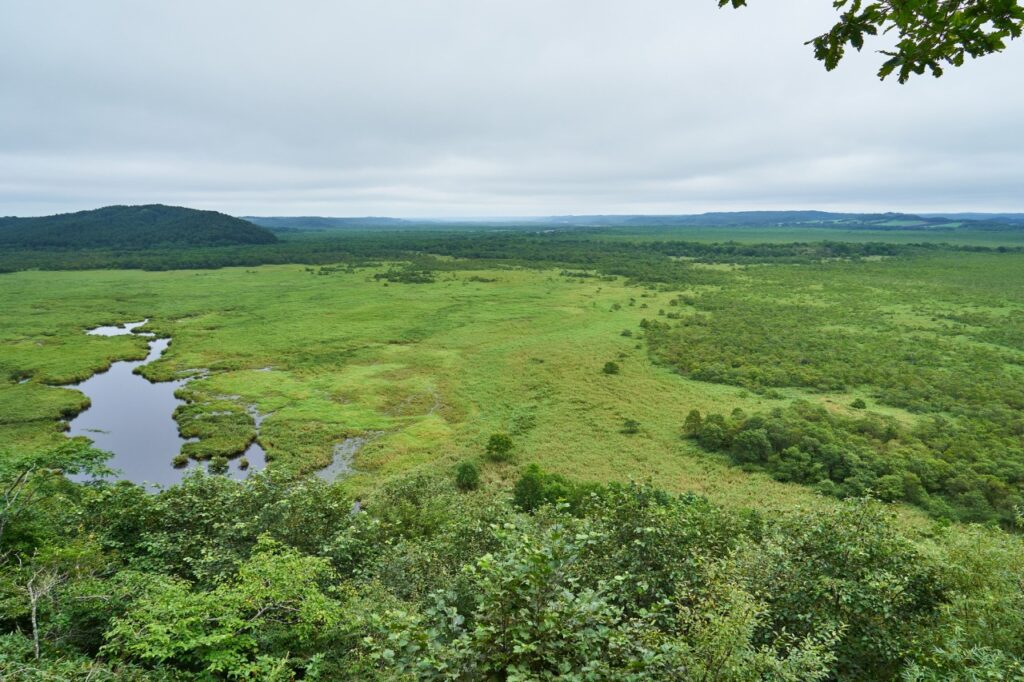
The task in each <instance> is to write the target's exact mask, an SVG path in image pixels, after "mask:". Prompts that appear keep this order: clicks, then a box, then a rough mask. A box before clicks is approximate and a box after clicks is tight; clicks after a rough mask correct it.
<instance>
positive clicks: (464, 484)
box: [455, 461, 480, 491]
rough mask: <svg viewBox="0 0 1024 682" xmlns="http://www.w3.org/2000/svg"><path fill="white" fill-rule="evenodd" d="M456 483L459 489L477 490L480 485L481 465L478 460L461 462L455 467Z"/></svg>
mask: <svg viewBox="0 0 1024 682" xmlns="http://www.w3.org/2000/svg"><path fill="white" fill-rule="evenodd" d="M455 485H456V486H457V487H458V489H459V490H463V491H469V490H476V489H477V488H479V487H480V467H478V466H477V465H476V462H472V461H466V462H459V464H458V466H456V467H455Z"/></svg>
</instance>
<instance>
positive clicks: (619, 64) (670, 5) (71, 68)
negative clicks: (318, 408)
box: [0, 0, 1024, 216]
mask: <svg viewBox="0 0 1024 682" xmlns="http://www.w3.org/2000/svg"><path fill="white" fill-rule="evenodd" d="M753 5H754V6H753V7H751V8H748V9H745V10H740V11H733V10H719V9H717V7H716V3H715V0H629V1H628V2H627V1H625V0H616V1H612V0H430V1H427V0H359V1H357V0H295V1H293V2H284V1H283V0H279V1H274V2H271V1H264V0H174V1H173V2H171V1H157V0H122V1H115V0H91V1H89V2H83V1H82V0H47V1H46V2H40V1H39V0H0V215H43V214H48V213H54V212H63V211H70V210H78V209H83V208H95V207H98V206H102V205H107V204H113V203H131V204H136V203H156V202H159V203H171V204H179V205H187V206H194V207H198V208H209V209H217V210H221V211H225V212H228V213H232V214H236V215H311V214H313V215H391V216H501V215H509V216H511V215H543V214H566V213H692V212H701V211H709V210H740V209H760V208H764V209H773V208H774V209H782V208H787V209H788V208H822V209H843V210H906V211H926V210H992V211H1024V132H1022V131H1024V129H1022V126H1021V118H1022V108H1024V87H1022V76H1021V75H1022V74H1024V42H1019V43H1017V44H1013V45H1011V46H1010V48H1009V49H1008V50H1007V51H1006V52H1005V53H1003V54H1001V55H995V56H992V57H988V58H985V59H982V60H979V61H976V62H972V63H969V64H968V65H967V66H966V67H965V68H962V69H959V70H954V71H951V72H949V74H948V75H947V76H946V77H944V78H942V79H939V80H935V79H932V78H930V77H923V78H919V79H917V80H915V81H912V82H911V83H910V84H908V85H904V86H900V85H899V84H897V83H896V82H895V81H894V80H893V81H886V82H879V81H878V80H877V78H876V77H875V75H874V73H875V70H876V69H877V67H878V64H879V62H880V57H879V55H877V54H873V53H872V52H871V51H867V52H865V53H864V54H861V55H855V56H853V57H851V58H849V59H848V60H847V61H846V62H844V63H843V64H842V65H841V66H840V68H839V69H838V70H837V71H834V72H832V73H826V72H825V70H824V69H823V68H822V67H821V66H820V65H819V64H818V63H817V62H815V61H814V59H813V58H812V56H811V52H810V48H809V47H807V46H805V45H803V42H804V41H805V40H807V39H808V38H811V37H812V36H814V35H816V34H817V33H820V32H822V31H823V30H825V29H826V28H827V27H828V26H829V25H830V22H831V20H832V19H833V16H834V15H833V10H832V8H831V2H829V0H753ZM869 47H881V45H873V46H872V45H869Z"/></svg>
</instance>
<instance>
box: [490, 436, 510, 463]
mask: <svg viewBox="0 0 1024 682" xmlns="http://www.w3.org/2000/svg"><path fill="white" fill-rule="evenodd" d="M484 455H485V456H486V457H487V459H488V460H489V461H491V462H511V461H512V439H511V438H510V437H509V436H508V434H506V433H493V434H491V437H490V438H488V439H487V447H486V448H485V449H484Z"/></svg>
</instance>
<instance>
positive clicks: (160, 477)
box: [68, 320, 266, 486]
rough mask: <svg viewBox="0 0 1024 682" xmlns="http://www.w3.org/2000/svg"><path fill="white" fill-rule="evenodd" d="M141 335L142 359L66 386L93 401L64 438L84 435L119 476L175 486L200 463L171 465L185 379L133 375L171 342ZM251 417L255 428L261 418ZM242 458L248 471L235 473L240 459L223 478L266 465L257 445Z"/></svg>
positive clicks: (126, 330) (123, 329) (113, 330)
mask: <svg viewBox="0 0 1024 682" xmlns="http://www.w3.org/2000/svg"><path fill="white" fill-rule="evenodd" d="M147 321H148V320H143V321H142V322H129V323H127V324H124V325H121V326H117V327H97V328H95V329H90V330H88V331H87V332H86V333H87V334H92V335H98V336H121V335H124V334H133V333H134V334H140V332H136V331H134V330H135V329H136V328H138V327H141V326H142V325H144V324H145V323H146V322H147ZM143 335H145V336H148V337H150V341H149V354H148V355H147V356H146V358H145V359H144V360H130V361H120V362H115V363H113V364H112V365H111V367H110V369H108V370H107V371H105V372H101V373H99V374H94V375H93V376H91V377H89V378H88V379H86V380H85V381H82V382H81V383H78V384H73V385H70V386H68V388H74V389H76V390H79V391H81V392H82V393H84V394H85V395H86V396H88V397H89V400H90V401H91V403H92V404H91V406H90V407H89V408H88V409H87V410H85V411H83V412H81V413H80V414H79V415H78V416H77V417H75V418H74V419H73V420H72V421H71V423H70V425H69V430H68V434H69V435H71V436H85V437H86V438H88V439H89V440H91V441H92V442H93V443H94V444H95V445H96V447H97V448H99V449H101V450H106V451H107V452H110V453H112V455H113V456H112V457H111V458H110V459H109V460H107V464H108V465H109V466H110V467H111V468H113V469H117V470H118V471H119V472H120V476H119V478H123V479H127V480H129V481H133V482H135V483H140V484H141V483H148V484H151V485H160V486H168V485H171V484H174V483H177V482H179V481H180V480H181V479H182V477H183V476H184V474H185V472H186V471H189V470H190V469H192V468H194V467H197V466H204V464H200V463H198V462H195V461H192V462H190V464H189V466H188V467H184V468H175V467H174V466H173V465H172V463H171V461H172V460H173V459H174V456H175V455H177V454H178V453H179V452H180V451H181V446H182V445H184V444H185V442H186V440H185V439H184V438H182V437H181V436H180V435H179V434H178V424H177V422H175V421H174V417H173V415H174V410H175V408H177V407H178V406H179V405H182V404H183V403H184V401H182V400H179V399H178V398H176V397H174V392H175V391H176V390H177V389H178V388H180V387H181V386H183V385H184V384H185V383H186V382H187V381H188V379H179V380H176V381H164V382H158V383H154V382H151V381H149V380H147V379H145V378H144V377H142V376H141V375H139V374H135V373H134V372H135V370H136V369H137V368H139V367H142V366H143V365H145V364H147V363H150V362H154V361H155V360H157V359H158V358H159V357H160V356H161V355H163V353H164V351H166V350H167V348H168V347H169V346H170V344H171V340H170V339H162V338H156V337H154V336H153V335H152V334H143ZM253 416H254V418H255V420H256V425H257V428H258V427H259V424H260V422H262V415H258V414H254V415H253ZM242 456H243V457H245V458H247V459H248V460H249V469H248V470H246V471H243V470H241V469H239V467H238V462H239V460H240V459H241V457H236V458H234V459H232V460H231V461H230V464H229V470H228V473H227V475H228V476H231V477H232V478H236V479H237V478H244V477H245V476H246V475H248V472H249V471H255V470H259V469H262V468H263V467H264V465H265V464H266V454H265V453H264V451H263V448H262V447H260V445H259V444H258V443H256V442H253V443H252V444H251V445H250V446H249V448H248V449H247V450H246V451H245V453H244V454H243V455H242ZM79 480H81V479H79Z"/></svg>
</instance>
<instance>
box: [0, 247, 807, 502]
mask: <svg viewBox="0 0 1024 682" xmlns="http://www.w3.org/2000/svg"><path fill="white" fill-rule="evenodd" d="M371 274H372V271H370V270H360V271H357V272H355V273H346V272H336V273H333V274H330V275H323V276H321V275H314V274H311V273H310V272H309V271H307V270H306V268H304V267H302V266H266V267H261V268H257V269H225V270H216V271H177V272H167V273H146V272H138V271H90V272H73V273H70V272H64V273H53V272H46V273H42V272H25V273H17V274H9V275H5V276H3V277H2V278H0V290H2V292H3V296H2V297H0V298H2V301H3V303H2V304H0V317H2V319H3V323H2V325H0V344H2V348H3V352H2V360H0V362H2V369H3V371H4V373H5V374H6V375H7V376H8V378H9V380H8V381H6V382H4V383H2V384H0V414H2V415H3V417H0V421H2V423H0V438H2V441H3V442H4V443H5V446H6V447H41V446H44V445H45V444H49V443H52V442H55V441H56V440H57V439H59V438H62V437H63V436H62V435H61V433H60V431H59V427H58V424H59V419H60V418H61V417H62V415H63V416H66V415H68V414H71V413H73V412H74V411H76V410H77V409H79V408H80V407H82V405H83V402H82V398H81V394H78V393H77V392H75V391H69V390H65V389H60V388H54V387H53V386H51V384H61V383H66V382H69V381H72V380H75V379H79V378H82V377H84V376H87V375H89V374H91V373H92V372H95V371H98V370H100V369H102V368H104V367H105V366H106V365H108V364H109V363H110V362H111V361H113V360H115V359H119V358H125V357H141V356H142V355H143V354H144V351H145V347H144V341H143V340H142V339H139V338H133V337H124V336H122V337H93V336H87V335H85V334H83V333H82V330H84V329H86V328H88V327H91V326H94V325H98V324H103V323H114V322H123V321H132V320H138V319H142V318H145V317H149V318H150V320H151V321H150V323H149V325H148V326H147V329H149V330H151V331H155V332H158V333H159V334H165V335H170V336H171V337H172V338H173V342H172V344H171V346H170V349H169V350H168V351H167V352H166V353H165V355H164V357H163V358H162V359H161V360H160V361H158V362H156V363H154V364H152V365H150V366H147V368H146V374H147V376H148V377H150V378H153V379H169V378H171V377H174V376H180V375H183V374H188V373H191V372H194V371H195V370H197V369H205V370H208V371H209V372H210V374H209V376H208V377H207V378H203V379H199V380H196V381H194V382H192V383H190V384H189V385H188V387H187V389H186V391H187V393H186V395H187V396H188V397H189V398H190V399H192V400H195V401H197V403H200V404H203V403H208V404H209V405H210V409H216V408H217V407H219V406H222V405H221V403H220V402H218V401H223V399H224V397H225V396H230V397H231V398H229V399H230V400H234V401H237V403H238V404H240V405H252V406H255V407H257V408H258V409H259V410H260V412H263V413H267V414H269V416H268V417H267V419H266V421H265V422H264V423H263V425H262V429H261V434H260V442H261V444H262V445H263V446H264V448H265V449H266V450H267V452H268V453H269V455H270V457H272V458H273V465H274V466H279V467H289V468H292V469H295V470H311V469H315V468H317V467H320V466H323V465H325V464H326V463H327V462H328V461H329V460H330V457H331V452H332V449H333V446H334V445H335V444H336V443H337V442H339V441H340V440H342V439H343V438H345V437H346V436H351V435H357V434H366V433H370V434H379V435H378V436H377V437H376V438H374V439H373V440H372V441H371V442H370V444H369V445H368V446H367V447H366V448H365V449H364V450H363V451H362V452H361V453H360V454H359V455H358V456H357V458H356V466H357V468H358V470H359V472H360V473H359V474H358V475H357V476H355V477H354V478H353V479H352V480H351V481H350V482H349V483H347V485H350V486H354V487H361V486H362V487H366V486H372V485H376V483H378V482H380V481H382V480H385V479H387V478H388V477H390V476H392V475H395V474H399V473H403V472H407V471H409V470H410V469H413V468H416V467H437V466H443V467H449V466H452V465H453V464H454V463H455V462H457V461H458V460H461V459H464V458H469V457H477V456H479V455H480V454H481V452H482V451H483V448H484V444H485V442H486V440H487V438H488V436H489V435H490V434H491V433H493V432H497V431H505V432H508V433H509V434H510V435H511V436H512V438H513V440H514V441H515V444H516V448H515V451H516V457H517V462H518V463H526V462H530V461H538V462H541V463H542V464H543V465H544V466H545V467H546V468H547V469H549V470H552V471H555V472H559V473H563V474H565V475H568V476H571V477H573V478H577V479H584V480H602V481H605V480H625V479H629V478H632V479H636V480H647V479H650V480H652V481H653V482H655V483H656V484H658V485H660V486H663V487H665V488H668V489H671V490H697V491H701V492H706V493H708V494H709V495H711V496H712V497H713V498H715V499H719V500H722V501H731V502H733V503H735V504H737V505H743V506H747V505H756V506H771V505H773V504H775V503H780V504H786V505H789V504H792V503H793V501H794V500H803V501H805V502H809V503H814V502H816V499H817V498H816V497H815V496H813V495H812V494H810V493H809V492H806V491H804V489H802V488H800V487H797V486H789V485H782V484H778V483H775V482H773V481H771V480H770V479H768V478H767V477H764V476H760V475H754V476H751V475H748V474H745V473H743V472H741V471H739V470H737V469H734V468H732V467H730V466H729V465H728V464H726V463H725V461H724V460H723V459H721V458H719V457H717V456H714V455H708V454H705V453H701V452H699V451H698V450H697V449H696V448H695V447H694V446H693V445H692V444H691V443H690V442H688V441H684V440H682V439H680V424H681V420H682V418H683V416H684V415H685V414H686V412H687V411H688V410H689V409H692V408H698V409H704V410H707V409H711V408H713V407H715V406H722V405H729V406H741V407H744V408H746V409H751V410H753V409H760V408H764V407H766V406H768V405H770V404H771V403H772V401H770V400H766V399H764V398H760V397H758V396H755V395H752V394H749V393H747V392H746V391H743V390H742V389H737V388H732V387H725V386H717V385H713V384H707V383H702V382H696V381H690V380H686V379H683V378H681V377H680V376H678V375H677V374H676V373H674V372H673V371H671V370H670V369H667V368H663V367H659V366H656V365H654V364H652V362H651V361H650V360H649V359H648V356H647V352H646V350H645V348H644V347H643V346H642V340H641V339H639V338H636V337H631V338H630V337H624V336H621V332H622V331H623V330H624V329H632V330H636V329H637V324H638V322H639V321H640V319H642V318H643V317H645V316H649V315H651V310H650V309H642V308H640V306H641V305H643V304H645V303H646V304H647V305H648V306H649V307H650V308H656V307H657V306H658V305H662V304H664V303H665V301H667V299H668V297H669V294H667V293H658V292H655V291H650V290H647V289H643V288H639V287H630V286H627V285H625V284H624V283H623V282H622V281H621V280H618V281H614V282H607V281H598V280H596V279H586V280H576V279H570V278H566V277H561V276H559V275H558V273H557V271H528V270H495V271H487V272H458V273H450V274H445V275H444V276H443V278H442V279H441V280H439V281H438V282H435V283H434V284H420V285H416V284H395V283H392V284H389V285H386V284H383V283H381V282H378V281H375V280H373V279H372V277H371ZM474 276H475V277H478V278H483V279H494V280H496V281H494V282H478V281H470V278H471V277H474ZM631 298H632V299H634V300H635V302H636V303H635V305H633V306H631V305H630V299H631ZM615 304H619V306H621V307H620V309H618V310H613V307H614V306H615ZM608 360H614V361H616V362H618V363H619V364H620V365H621V367H622V371H621V373H620V374H618V375H612V376H610V375H606V374H604V373H602V371H601V368H602V366H603V365H604V363H605V362H606V361H608ZM25 377H29V378H30V380H29V381H27V382H25V383H18V382H19V381H20V380H22V379H23V378H25ZM625 419H635V420H637V421H639V422H640V424H641V428H640V432H639V433H638V434H635V435H627V434H623V433H621V432H620V431H621V429H622V424H623V421H624V420H625ZM514 475H515V468H514V466H509V465H491V466H489V467H487V468H486V469H485V474H484V476H485V480H490V481H492V482H504V481H507V480H509V479H511V478H513V477H514Z"/></svg>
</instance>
